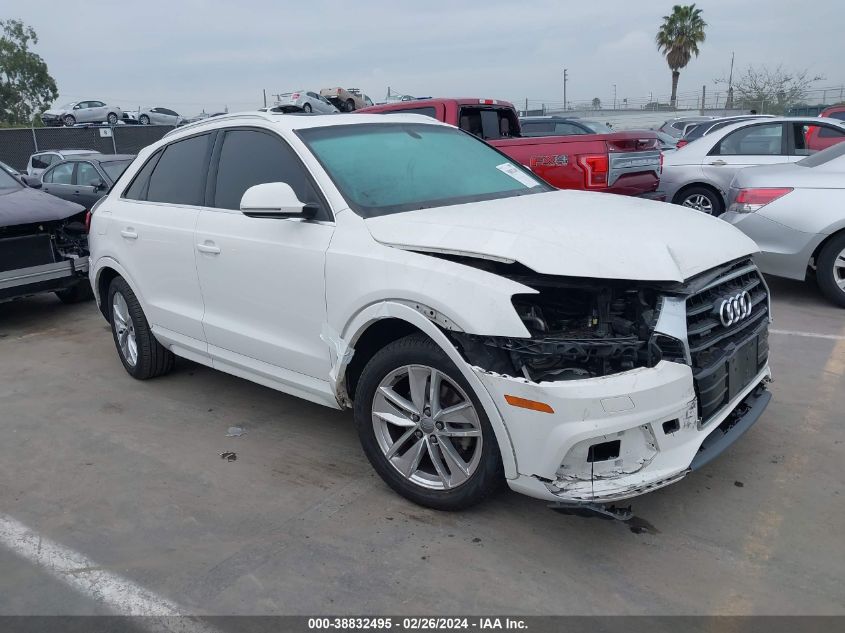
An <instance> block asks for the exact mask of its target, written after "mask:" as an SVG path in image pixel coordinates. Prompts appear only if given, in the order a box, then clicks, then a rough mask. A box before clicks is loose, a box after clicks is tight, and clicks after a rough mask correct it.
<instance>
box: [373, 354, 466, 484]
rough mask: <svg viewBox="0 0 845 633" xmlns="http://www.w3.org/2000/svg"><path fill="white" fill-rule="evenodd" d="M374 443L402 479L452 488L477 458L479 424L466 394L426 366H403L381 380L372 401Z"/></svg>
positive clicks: (450, 380)
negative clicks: (376, 443)
mask: <svg viewBox="0 0 845 633" xmlns="http://www.w3.org/2000/svg"><path fill="white" fill-rule="evenodd" d="M372 424H373V430H374V432H375V437H376V441H377V442H378V445H379V448H380V449H381V451H382V454H383V455H384V457H385V458H386V459H387V461H388V462H390V464H391V465H392V466H393V468H395V469H396V470H397V471H398V472H399V473H400V474H401V475H402V476H403V477H404V478H405V479H407V480H408V481H410V482H412V483H415V484H417V485H419V486H422V487H424V488H429V489H432V490H448V489H452V488H456V487H458V486H460V485H462V484H464V483H465V482H466V481H468V480H469V478H470V477H472V475H473V474H474V473H475V471H476V470H477V468H478V465H479V463H480V461H481V448H482V441H483V437H482V432H481V422H480V420H479V417H478V413H477V412H476V410H475V405H474V404H473V403H472V400H471V399H470V398H469V396H468V395H467V394H466V392H465V391H464V390H463V389H462V388H461V387H460V386H459V385H458V384H457V383H456V382H455V381H454V380H452V379H451V378H450V377H449V376H448V375H446V374H445V373H443V372H441V371H439V370H437V369H434V368H433V367H428V366H426V365H405V366H403V367H399V368H398V369H395V370H393V371H392V372H390V373H389V374H388V375H387V376H385V377H384V378H383V379H382V381H381V382H380V383H379V386H378V389H377V390H376V393H375V396H374V397H373V404H372Z"/></svg>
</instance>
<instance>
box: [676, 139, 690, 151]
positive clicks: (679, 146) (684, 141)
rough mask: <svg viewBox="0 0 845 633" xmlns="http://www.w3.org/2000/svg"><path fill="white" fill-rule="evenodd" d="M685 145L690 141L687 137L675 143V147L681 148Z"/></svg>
mask: <svg viewBox="0 0 845 633" xmlns="http://www.w3.org/2000/svg"><path fill="white" fill-rule="evenodd" d="M684 145H689V141H688V140H686V139H683V138H682V139H678V144H677V145H675V149H681V148H682V147H683V146H684Z"/></svg>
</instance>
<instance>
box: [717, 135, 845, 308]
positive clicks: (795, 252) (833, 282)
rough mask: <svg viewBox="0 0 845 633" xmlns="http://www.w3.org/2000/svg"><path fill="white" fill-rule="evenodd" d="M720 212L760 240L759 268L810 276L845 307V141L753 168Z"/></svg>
mask: <svg viewBox="0 0 845 633" xmlns="http://www.w3.org/2000/svg"><path fill="white" fill-rule="evenodd" d="M728 199H729V202H730V206H729V207H728V211H727V213H725V214H723V215H722V216H721V217H722V219H723V220H726V221H727V222H730V223H731V224H733V225H734V226H735V227H737V228H738V229H740V230H741V231H742V232H744V233H745V234H746V235H748V236H749V237H750V238H752V239H753V240H754V241H756V242H757V245H758V246H759V247H760V253H759V254H758V255H757V256H756V259H757V264H758V265H759V267H760V269H761V270H762V271H763V272H765V273H769V274H771V275H776V276H778V277H787V278H789V279H798V280H801V281H803V280H805V279H806V277H807V274H808V272H811V273H815V277H816V281H817V282H818V285H819V288H820V289H821V291H822V292H823V293H824V294H825V296H827V297H828V298H829V299H830V300H831V301H833V302H834V303H836V304H837V305H839V306H842V307H843V308H845V143H839V144H837V145H834V146H833V147H830V148H829V149H826V150H824V151H822V152H818V153H817V154H814V155H812V156H809V157H807V158H804V159H802V160H800V161H798V162H796V163H791V164H787V165H771V166H765V167H749V168H748V169H743V170H742V171H740V172H739V173H738V174H737V175H736V178H735V179H734V181H733V182H732V183H731V187H730V192H729V198H728Z"/></svg>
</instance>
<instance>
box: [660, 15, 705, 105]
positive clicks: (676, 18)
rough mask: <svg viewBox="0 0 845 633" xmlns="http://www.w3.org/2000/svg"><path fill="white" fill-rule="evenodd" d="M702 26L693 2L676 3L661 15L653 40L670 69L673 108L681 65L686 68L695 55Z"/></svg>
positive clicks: (676, 97)
mask: <svg viewBox="0 0 845 633" xmlns="http://www.w3.org/2000/svg"><path fill="white" fill-rule="evenodd" d="M706 27H707V22H705V21H704V20H703V19H702V18H701V9H696V8H695V4H688V5H680V4H676V5H675V6H674V7H672V13H670V14H669V15H664V16H663V24H661V25H660V29H659V30H658V31H657V36H656V37H655V42H656V43H657V50H659V51H660V52H661V53H662V54H663V55H664V56H665V57H666V62H667V63H668V64H669V68H670V69H671V70H672V98H671V99H670V101H669V102H670V104H671V105H672V107H673V108H674V107H675V105H676V103H677V100H678V79H679V78H680V76H681V68H686V66H687V64H689V62H690V60H691V59H692V56H693V55H695V56H696V57H698V45H699V44H701V43H702V42H703V41H704V38H705V33H704V29H705V28H706Z"/></svg>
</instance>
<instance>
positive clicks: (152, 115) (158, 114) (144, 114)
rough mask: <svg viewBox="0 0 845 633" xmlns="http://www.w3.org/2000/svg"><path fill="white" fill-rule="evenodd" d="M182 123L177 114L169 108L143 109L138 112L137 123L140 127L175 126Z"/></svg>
mask: <svg viewBox="0 0 845 633" xmlns="http://www.w3.org/2000/svg"><path fill="white" fill-rule="evenodd" d="M181 121H182V117H181V116H180V115H179V113H178V112H175V111H173V110H171V109H170V108H161V107H155V108H144V109H143V110H141V111H139V112H138V123H140V124H141V125H173V126H177V125H179V123H180V122H181Z"/></svg>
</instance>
